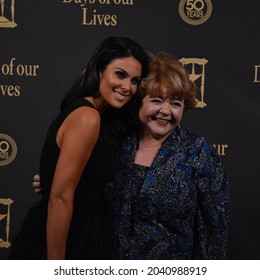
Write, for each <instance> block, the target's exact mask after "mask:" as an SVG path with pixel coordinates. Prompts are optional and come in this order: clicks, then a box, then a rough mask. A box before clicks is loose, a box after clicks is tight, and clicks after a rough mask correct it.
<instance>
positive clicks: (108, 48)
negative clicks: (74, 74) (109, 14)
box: [60, 36, 148, 111]
mask: <svg viewBox="0 0 260 280" xmlns="http://www.w3.org/2000/svg"><path fill="white" fill-rule="evenodd" d="M124 57H134V58H135V59H136V60H137V61H139V62H140V64H141V66H142V73H141V78H143V77H144V76H146V74H147V68H148V62H147V55H146V53H145V51H144V49H143V48H142V47H141V46H140V45H139V44H138V43H136V42H134V41H133V40H132V39H130V38H126V37H115V36H113V37H108V38H107V39H105V40H104V41H103V42H102V43H101V44H100V46H99V47H98V48H97V49H96V50H95V52H94V54H93V55H92V57H91V58H90V60H89V62H88V64H87V66H86V68H85V70H84V72H83V74H82V75H81V77H80V78H79V80H78V81H77V82H76V83H75V84H74V86H73V87H72V88H71V89H70V91H69V92H68V94H67V95H66V96H65V98H64V99H63V101H62V103H61V106H60V109H61V111H63V110H64V108H66V107H67V106H68V105H69V104H70V103H71V102H73V101H75V100H76V99H79V98H82V97H86V96H92V97H94V98H95V97H98V94H99V84H100V78H99V77H100V73H102V72H103V71H104V70H105V69H106V67H107V66H108V65H109V64H110V63H111V62H112V60H114V59H117V58H124Z"/></svg>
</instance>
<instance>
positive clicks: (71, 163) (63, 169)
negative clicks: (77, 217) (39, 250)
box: [47, 107, 100, 259]
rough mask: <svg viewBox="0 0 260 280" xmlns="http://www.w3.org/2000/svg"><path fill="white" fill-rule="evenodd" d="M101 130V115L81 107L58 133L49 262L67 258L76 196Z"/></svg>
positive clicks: (50, 202) (48, 247)
mask: <svg viewBox="0 0 260 280" xmlns="http://www.w3.org/2000/svg"><path fill="white" fill-rule="evenodd" d="M99 129H100V116H99V114H98V112H97V111H95V110H93V109H90V108H87V107H82V108H79V109H77V110H75V111H74V112H73V113H71V114H70V115H69V116H68V117H67V119H66V120H65V121H64V123H63V124H62V127H61V128H60V129H59V131H58V134H57V139H56V140H57V143H58V145H59V147H60V150H61V151H60V156H59V159H58V162H57V166H56V170H55V174H54V178H53V182H52V188H51V193H50V198H49V204H48V219H47V251H48V259H64V258H65V252H66V241H67V236H68V231H69V227H70V223H71V218H72V214H73V198H74V193H75V190H76V187H77V184H78V182H79V180H80V176H81V173H82V171H83V169H84V167H85V165H86V163H87V161H88V159H89V157H90V155H91V152H92V150H93V148H94V146H95V143H96V141H97V138H98V134H99Z"/></svg>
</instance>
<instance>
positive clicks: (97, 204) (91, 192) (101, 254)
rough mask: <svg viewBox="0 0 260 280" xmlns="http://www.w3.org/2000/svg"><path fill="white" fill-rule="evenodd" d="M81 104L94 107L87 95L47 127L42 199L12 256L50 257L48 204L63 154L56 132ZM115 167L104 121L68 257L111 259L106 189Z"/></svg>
mask: <svg viewBox="0 0 260 280" xmlns="http://www.w3.org/2000/svg"><path fill="white" fill-rule="evenodd" d="M81 106H89V107H92V108H93V105H92V104H91V103H90V102H88V101H87V100H85V99H84V98H82V99H79V100H77V101H75V102H74V103H72V104H71V105H70V106H68V107H67V108H66V109H65V110H64V111H63V112H62V113H61V114H60V115H59V116H58V117H57V118H56V119H55V120H54V122H53V123H52V124H51V126H50V128H49V130H48V134H47V137H46V140H45V143H44V146H43V150H42V153H41V159H40V176H41V186H42V199H41V201H39V202H36V203H35V204H34V205H33V206H32V207H31V208H30V209H29V211H28V213H27V215H26V217H25V220H24V222H23V224H22V227H21V229H20V231H19V232H18V234H17V236H16V238H15V240H14V241H13V242H12V245H11V250H10V254H9V259H27V260H29V259H34V260H36V259H47V246H46V221H47V205H48V199H49V193H50V188H51V184H52V179H53V175H54V171H55V166H56V163H57V160H58V157H59V153H60V150H59V148H58V146H57V144H56V135H57V131H58V129H59V127H60V126H61V124H62V123H63V121H64V120H65V118H66V117H67V116H68V115H69V114H70V113H71V112H72V111H74V110H75V109H77V108H79V107H81ZM75 137H77V135H75ZM115 170H116V155H115V151H114V149H113V146H112V144H111V143H110V142H109V135H108V131H106V128H105V126H104V122H102V121H101V129H100V135H99V138H98V141H97V143H96V145H95V148H94V150H93V152H92V154H91V157H90V159H89V161H88V163H87V165H86V166H85V169H84V171H83V173H82V176H81V179H80V182H79V184H78V186H77V189H76V192H75V198H74V210H73V218H72V222H71V226H70V230H69V236H68V240H67V248H66V259H83V260H87V259H93V260H95V259H112V256H113V250H112V248H113V242H114V241H113V237H114V234H113V228H112V223H111V220H110V212H109V208H108V205H107V202H106V198H105V195H104V189H105V186H106V183H107V182H108V181H109V180H111V179H112V177H113V176H114V174H115Z"/></svg>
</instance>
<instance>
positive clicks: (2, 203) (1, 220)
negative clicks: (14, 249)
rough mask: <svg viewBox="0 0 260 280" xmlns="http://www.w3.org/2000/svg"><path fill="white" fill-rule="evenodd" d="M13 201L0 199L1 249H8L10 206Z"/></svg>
mask: <svg viewBox="0 0 260 280" xmlns="http://www.w3.org/2000/svg"><path fill="white" fill-rule="evenodd" d="M12 203H13V200H12V199H10V198H7V199H5V198H0V248H8V247H9V246H10V245H11V243H10V242H9V232H10V206H11V204H12Z"/></svg>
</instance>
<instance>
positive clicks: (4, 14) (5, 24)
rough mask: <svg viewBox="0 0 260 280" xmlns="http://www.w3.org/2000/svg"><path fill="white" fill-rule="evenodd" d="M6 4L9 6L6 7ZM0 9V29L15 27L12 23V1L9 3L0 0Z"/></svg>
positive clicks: (13, 11)
mask: <svg viewBox="0 0 260 280" xmlns="http://www.w3.org/2000/svg"><path fill="white" fill-rule="evenodd" d="M8 2H9V3H8ZM10 2H11V3H10ZM7 4H9V5H10V6H8V5H7ZM0 8H1V14H0V28H14V27H16V26H17V24H16V23H15V22H14V13H15V3H14V0H11V1H7V0H0Z"/></svg>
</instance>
